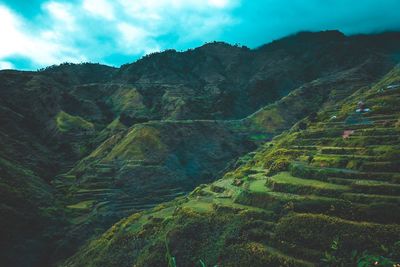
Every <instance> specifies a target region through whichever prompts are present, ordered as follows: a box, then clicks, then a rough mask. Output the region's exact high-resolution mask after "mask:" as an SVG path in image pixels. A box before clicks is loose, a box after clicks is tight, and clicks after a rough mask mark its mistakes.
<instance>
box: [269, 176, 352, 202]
mask: <svg viewBox="0 0 400 267" xmlns="http://www.w3.org/2000/svg"><path fill="white" fill-rule="evenodd" d="M266 185H267V186H268V187H269V188H270V189H271V190H272V191H275V192H285V193H292V194H298V195H310V194H315V195H321V196H339V195H341V194H342V193H344V192H346V191H349V190H350V187H348V186H345V185H338V184H332V183H327V182H323V181H320V180H314V179H305V178H298V177H295V176H292V175H291V174H290V173H288V172H281V173H279V174H277V175H274V176H272V177H268V178H267V181H266Z"/></svg>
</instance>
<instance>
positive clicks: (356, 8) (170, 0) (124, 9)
mask: <svg viewBox="0 0 400 267" xmlns="http://www.w3.org/2000/svg"><path fill="white" fill-rule="evenodd" d="M0 1H2V3H3V4H0V23H1V24H0V34H1V36H2V41H1V42H0V62H8V63H10V64H13V65H14V66H16V67H17V68H18V67H20V66H21V64H20V61H21V60H16V59H15V58H19V59H21V58H22V59H24V60H25V61H29V62H31V64H28V65H31V66H33V67H34V68H39V67H43V66H46V65H51V64H59V63H62V62H66V61H69V62H81V61H92V62H101V63H105V64H110V65H117V66H118V65H120V64H123V63H127V62H132V61H133V60H135V59H137V58H138V57H140V56H142V55H144V54H146V53H150V52H154V51H160V50H164V49H167V48H175V49H177V50H185V49H188V48H192V47H195V46H198V45H201V44H202V43H204V42H206V41H214V40H223V41H227V42H230V43H242V44H246V45H248V46H250V47H256V46H258V45H261V44H263V43H266V42H268V41H271V40H273V39H277V38H280V37H283V36H285V35H288V34H291V33H294V32H297V31H301V30H314V31H318V30H325V29H339V30H342V31H344V32H345V33H346V34H354V33H370V32H377V31H382V30H395V29H400V21H399V19H398V10H399V9H400V1H399V0H383V1H375V0H356V1H353V2H351V3H349V2H348V1H347V0H335V1H333V0H326V1H323V0H251V1H245V0H70V1H67V0H32V3H33V4H32V5H27V4H23V5H22V4H18V3H23V2H19V1H14V0H0ZM30 3H31V2H30ZM31 6H32V8H31ZM18 7H20V8H18ZM4 64H5V63H4ZM4 64H3V65H4ZM25 65H27V64H25Z"/></svg>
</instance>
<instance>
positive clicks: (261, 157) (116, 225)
mask: <svg viewBox="0 0 400 267" xmlns="http://www.w3.org/2000/svg"><path fill="white" fill-rule="evenodd" d="M399 40H400V39H399V38H398V34H396V33H387V34H382V35H376V36H354V37H346V36H344V35H343V34H341V33H338V32H334V31H333V32H332V31H328V32H323V33H300V34H298V35H294V36H291V37H288V38H284V39H283V40H279V41H276V42H273V43H272V44H269V45H266V46H263V47H260V48H258V49H255V50H249V49H245V48H241V47H238V46H230V45H228V44H224V43H212V44H207V45H204V46H203V47H200V48H198V49H194V50H190V51H187V52H177V51H172V50H170V51H166V52H164V53H156V54H153V55H150V56H147V57H145V58H143V59H141V60H139V61H137V62H135V63H133V64H127V65H124V66H122V67H121V68H119V69H116V68H110V67H106V66H102V65H99V64H88V63H85V64H78V65H75V64H62V65H60V66H54V67H51V68H48V69H45V70H42V71H40V72H18V71H1V72H0V124H1V125H2V127H1V129H0V200H1V204H0V216H1V218H2V220H1V222H0V229H1V233H0V236H1V237H2V239H1V240H0V245H1V247H2V248H3V249H2V250H1V251H0V265H1V266H3V265H4V266H48V265H58V266H71V267H75V266H89V267H90V266H92V267H97V266H122V267H123V266H127V267H132V266H137V267H139V266H178V267H184V266H193V265H195V266H201V267H204V266H221V267H222V266H232V267H233V266H255V267H257V266H282V267H291V266H326V265H330V266H341V265H342V266H355V265H359V266H370V265H371V264H372V265H373V264H375V262H378V264H379V265H380V266H385V265H393V264H398V263H399V261H400V256H399V253H398V251H399V246H398V241H399V240H400V236H399V233H400V228H399V222H400V206H399V204H400V196H399V194H400V187H399V185H400V174H399V171H400V169H399V166H400V162H399V154H400V146H399V144H400V135H399V133H400V128H399V121H400V109H399V107H398V99H399V97H400V95H399V94H400V90H399V88H396V87H393V86H391V85H393V84H398V83H400V68H399V67H398V66H397V67H394V64H395V63H394V62H395V61H396V60H397V59H398V55H399V49H398V47H400V42H399ZM344 59H345V60H344ZM244 63H246V64H244ZM393 67H394V68H393ZM390 68H393V69H392V70H391V71H390V72H389V73H388V74H387V75H386V76H384V77H383V78H382V75H384V73H385V72H388V71H389V70H390ZM360 101H362V102H363V104H362V103H361V104H360V103H359V102H360ZM362 105H364V106H365V107H367V108H370V109H371V110H370V111H369V112H364V113H358V112H356V109H357V108H359V106H362ZM248 152H250V153H248ZM246 153H248V154H246ZM236 159H237V160H236ZM235 160H236V161H235ZM216 178H220V179H219V180H216ZM193 189H194V190H193ZM190 192H191V193H190ZM3 218H4V219H3ZM107 229H108V230H107ZM166 240H167V242H166ZM21 255H23V256H21Z"/></svg>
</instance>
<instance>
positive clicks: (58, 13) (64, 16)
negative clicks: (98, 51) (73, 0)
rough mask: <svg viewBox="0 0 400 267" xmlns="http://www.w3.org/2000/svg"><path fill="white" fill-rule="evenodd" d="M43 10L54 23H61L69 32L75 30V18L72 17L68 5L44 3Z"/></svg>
mask: <svg viewBox="0 0 400 267" xmlns="http://www.w3.org/2000/svg"><path fill="white" fill-rule="evenodd" d="M43 8H44V9H45V10H46V11H47V12H48V13H49V14H50V16H51V17H52V18H53V19H54V20H55V21H56V22H59V23H62V24H63V25H64V26H66V27H67V28H68V29H70V30H73V29H74V28H75V17H74V16H73V15H72V12H71V9H72V7H71V6H70V5H69V4H65V3H59V2H53V1H51V2H47V3H45V4H44V5H43Z"/></svg>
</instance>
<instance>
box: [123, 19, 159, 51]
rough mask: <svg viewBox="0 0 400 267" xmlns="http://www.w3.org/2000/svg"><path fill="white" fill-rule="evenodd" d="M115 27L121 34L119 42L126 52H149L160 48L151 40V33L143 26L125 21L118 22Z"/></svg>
mask: <svg viewBox="0 0 400 267" xmlns="http://www.w3.org/2000/svg"><path fill="white" fill-rule="evenodd" d="M117 28H118V30H119V32H120V34H121V40H120V42H119V44H120V46H121V47H123V48H124V50H126V51H127V52H128V53H130V54H140V53H151V52H154V51H159V50H160V47H159V46H158V44H157V42H156V41H154V40H153V38H152V36H151V34H150V33H149V32H147V31H146V30H144V29H143V28H140V27H137V26H135V25H131V24H128V23H125V22H122V23H119V24H118V25H117Z"/></svg>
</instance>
